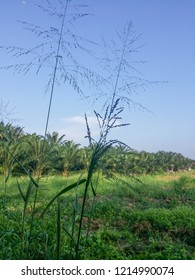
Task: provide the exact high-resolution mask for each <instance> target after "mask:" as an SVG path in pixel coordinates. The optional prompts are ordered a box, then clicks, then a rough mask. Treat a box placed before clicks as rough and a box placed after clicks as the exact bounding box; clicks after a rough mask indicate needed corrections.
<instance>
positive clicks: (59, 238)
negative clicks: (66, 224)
mask: <svg viewBox="0 0 195 280" xmlns="http://www.w3.org/2000/svg"><path fill="white" fill-rule="evenodd" d="M57 207H58V208H57V224H56V239H57V242H56V243H57V244H56V258H57V260H59V259H60V241H61V209H60V200H59V199H58V200H57Z"/></svg>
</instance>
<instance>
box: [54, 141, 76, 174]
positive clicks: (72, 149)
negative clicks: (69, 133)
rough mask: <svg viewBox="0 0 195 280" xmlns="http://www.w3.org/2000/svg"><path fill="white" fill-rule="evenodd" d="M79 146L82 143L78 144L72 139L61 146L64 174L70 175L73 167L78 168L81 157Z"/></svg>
mask: <svg viewBox="0 0 195 280" xmlns="http://www.w3.org/2000/svg"><path fill="white" fill-rule="evenodd" d="M79 146H80V144H76V143H74V141H72V140H71V141H67V142H65V143H64V144H63V145H61V146H60V151H59V152H60V162H61V167H62V170H63V175H64V176H68V175H69V171H70V170H71V169H76V166H77V164H78V163H79V160H80V158H81V157H80V150H79Z"/></svg>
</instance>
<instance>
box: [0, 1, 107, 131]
mask: <svg viewBox="0 0 195 280" xmlns="http://www.w3.org/2000/svg"><path fill="white" fill-rule="evenodd" d="M36 6H37V7H38V8H39V9H40V10H41V11H42V12H44V14H45V16H50V17H54V18H55V19H57V21H58V22H59V26H55V27H49V28H48V29H45V28H42V27H41V26H39V25H37V24H33V23H28V22H26V21H18V22H19V23H21V24H22V26H23V27H24V30H25V31H27V32H30V33H31V34H32V35H33V36H34V37H35V39H36V40H37V44H36V45H35V46H33V47H32V46H31V47H26V48H25V47H18V46H0V49H2V50H5V51H6V52H7V53H8V54H10V55H12V56H13V58H14V59H16V61H17V60H21V58H23V59H24V61H25V62H24V63H20V62H19V63H16V64H12V65H7V66H2V67H0V69H5V70H13V71H14V72H15V73H18V74H27V73H28V72H29V71H30V70H33V69H34V70H35V72H36V74H39V73H40V71H41V70H42V69H44V71H47V72H48V77H49V78H48V82H47V85H46V91H49V92H50V96H49V104H48V111H47V118H46V125H45V134H44V135H45V136H46V134H47V133H48V125H49V118H50V112H51V107H52V100H53V95H54V90H55V86H56V85H58V84H60V83H61V82H62V83H66V84H68V85H70V86H71V87H72V88H73V89H74V90H75V91H76V92H77V93H78V94H79V95H80V96H82V97H83V98H85V93H84V91H83V90H82V88H81V84H83V83H85V82H86V83H87V84H88V85H91V86H93V87H95V88H96V87H97V86H98V85H99V84H102V83H104V82H106V80H105V79H104V78H102V76H101V75H99V74H97V73H95V72H94V71H93V70H90V69H89V68H88V67H87V66H85V65H83V64H81V62H80V59H79V58H82V57H83V54H85V55H89V56H90V57H93V58H95V54H94V52H93V51H91V50H90V47H89V46H93V45H97V44H96V43H94V42H92V41H91V40H89V39H86V38H85V37H83V36H81V35H78V34H77V33H76V32H75V30H74V26H75V25H76V24H77V22H79V21H80V20H82V19H83V18H84V17H87V16H90V15H91V14H90V13H88V12H84V10H86V9H87V8H88V5H80V4H76V1H75V0H64V1H60V0H58V1H57V4H56V1H54V0H50V1H48V0H46V1H45V5H44V4H43V5H36ZM39 42H40V43H39Z"/></svg>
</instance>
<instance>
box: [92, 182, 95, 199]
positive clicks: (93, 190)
mask: <svg viewBox="0 0 195 280" xmlns="http://www.w3.org/2000/svg"><path fill="white" fill-rule="evenodd" d="M91 189H92V192H93V195H94V196H96V192H95V189H94V187H93V183H92V182H91Z"/></svg>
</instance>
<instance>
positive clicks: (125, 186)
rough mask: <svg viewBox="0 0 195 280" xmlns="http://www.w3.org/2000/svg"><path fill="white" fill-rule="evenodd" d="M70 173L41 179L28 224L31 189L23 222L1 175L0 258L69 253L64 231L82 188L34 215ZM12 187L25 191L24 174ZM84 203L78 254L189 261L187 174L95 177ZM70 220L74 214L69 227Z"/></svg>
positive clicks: (193, 175)
mask: <svg viewBox="0 0 195 280" xmlns="http://www.w3.org/2000/svg"><path fill="white" fill-rule="evenodd" d="M77 177H78V176H77V175H74V176H71V177H70V178H68V179H67V178H63V177H48V178H42V179H41V180H40V182H39V190H38V193H37V204H36V209H35V213H34V215H33V221H32V212H33V201H34V195H35V191H34V188H33V189H32V190H31V195H30V199H29V202H28V205H27V207H26V209H25V212H26V215H25V219H23V217H24V215H23V214H24V201H23V200H22V199H21V195H20V193H19V189H18V187H17V181H16V178H11V179H9V180H8V182H7V185H6V186H5V183H4V181H3V178H1V179H0V259H56V258H57V257H60V258H61V259H70V258H71V256H72V255H71V254H72V251H71V248H72V247H73V245H74V244H73V242H74V241H73V240H72V241H71V239H70V238H69V236H68V234H67V232H68V233H69V234H70V233H71V232H72V230H73V228H72V225H73V223H72V219H73V217H74V214H75V212H74V210H75V209H76V211H77V212H78V213H79V211H80V205H81V201H82V192H83V189H82V186H79V188H78V190H77V196H76V195H75V190H72V191H70V192H69V193H66V194H65V195H63V196H62V197H61V199H60V202H59V203H60V216H59V203H58V205H57V203H56V202H55V203H53V204H52V206H51V207H50V208H49V209H48V211H46V213H45V215H44V216H43V217H41V216H40V215H41V213H42V212H43V209H44V208H45V206H46V205H47V203H48V202H49V201H50V200H51V199H52V198H53V197H54V195H56V194H57V193H58V192H59V191H60V190H62V189H63V188H64V187H65V186H67V185H69V184H70V183H73V182H75V180H76V179H77ZM19 184H20V186H21V190H22V191H23V193H25V192H26V190H27V186H28V181H27V179H26V178H20V179H19ZM94 184H95V183H94ZM5 191H6V195H5ZM75 196H76V197H77V200H75ZM75 203H76V207H73V205H75ZM86 206H87V207H86V213H85V218H84V225H83V232H82V233H83V236H82V242H81V250H80V258H81V259H182V260H185V259H193V260H194V259H195V172H186V173H175V174H169V175H167V176H160V175H156V176H149V175H148V176H141V177H137V178H136V179H133V178H125V177H123V178H119V180H108V179H104V178H101V179H100V182H99V184H98V188H97V190H96V199H95V204H93V197H92V196H89V197H88V201H87V205H86ZM91 206H93V212H92V216H91ZM59 217H60V218H59ZM89 217H90V227H89V230H87V229H88V222H89V221H88V218H89ZM59 220H60V222H59ZM78 221H79V216H77V215H75V229H76V227H77V225H78ZM59 225H60V228H61V230H60V241H59V239H58V237H57V232H58V231H57V229H58V230H59ZM75 232H76V231H75ZM86 232H87V239H86ZM59 244H60V252H59V246H58V245H59ZM71 245H72V247H71ZM57 250H58V252H57Z"/></svg>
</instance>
